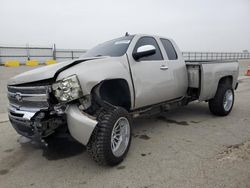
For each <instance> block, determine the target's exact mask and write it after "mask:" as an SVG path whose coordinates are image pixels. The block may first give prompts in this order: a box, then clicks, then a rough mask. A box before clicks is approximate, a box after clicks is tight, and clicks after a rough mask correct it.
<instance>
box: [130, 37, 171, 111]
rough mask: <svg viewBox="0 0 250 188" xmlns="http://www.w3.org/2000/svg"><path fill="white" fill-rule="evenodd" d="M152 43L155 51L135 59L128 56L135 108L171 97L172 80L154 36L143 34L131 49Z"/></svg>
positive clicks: (134, 50) (135, 49)
mask: <svg viewBox="0 0 250 188" xmlns="http://www.w3.org/2000/svg"><path fill="white" fill-rule="evenodd" d="M146 45H147V46H148V45H152V46H154V47H155V53H154V54H152V55H148V56H144V57H141V58H139V59H138V60H135V59H134V58H133V57H131V58H130V62H131V72H132V77H133V82H134V88H135V108H140V107H144V106H148V105H152V104H157V103H161V102H164V101H168V100H170V99H173V98H174V97H175V96H174V89H175V88H174V81H173V74H172V72H171V70H169V67H168V63H167V61H166V60H164V59H163V56H162V52H161V50H160V48H159V45H158V43H157V41H156V39H155V38H153V37H149V36H145V37H141V38H139V39H138V41H137V42H136V44H135V47H134V49H133V52H136V51H137V49H138V48H139V47H144V46H146Z"/></svg>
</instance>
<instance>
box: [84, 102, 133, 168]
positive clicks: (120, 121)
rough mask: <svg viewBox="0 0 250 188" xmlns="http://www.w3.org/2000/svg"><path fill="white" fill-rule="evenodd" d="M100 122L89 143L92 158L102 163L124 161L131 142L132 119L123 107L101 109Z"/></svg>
mask: <svg viewBox="0 0 250 188" xmlns="http://www.w3.org/2000/svg"><path fill="white" fill-rule="evenodd" d="M97 120H98V124H97V126H96V128H95V130H94V132H93V134H92V136H91V138H90V141H89V143H88V145H87V150H88V152H89V153H90V155H91V156H92V158H93V159H94V160H95V161H96V162H97V163H99V164H102V165H111V166H113V165H116V164H119V163H120V162H122V161H123V159H124V158H125V157H126V155H127V152H128V150H129V146H130V142H131V128H132V127H131V120H130V116H129V114H128V112H127V111H126V110H125V109H123V108H120V107H118V108H116V109H112V110H104V109H103V110H101V111H100V112H99V115H98V117H97Z"/></svg>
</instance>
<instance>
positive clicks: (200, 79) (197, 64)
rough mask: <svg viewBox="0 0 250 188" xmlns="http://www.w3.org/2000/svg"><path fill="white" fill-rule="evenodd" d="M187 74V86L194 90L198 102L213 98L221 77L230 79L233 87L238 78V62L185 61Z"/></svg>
mask: <svg viewBox="0 0 250 188" xmlns="http://www.w3.org/2000/svg"><path fill="white" fill-rule="evenodd" d="M185 63H186V66H187V72H188V86H189V88H191V89H196V90H197V92H198V99H199V100H200V101H204V100H209V99H211V98H213V97H214V95H215V93H216V90H217V87H218V83H219V81H220V79H221V78H223V77H227V76H229V77H232V81H234V80H236V81H234V83H233V87H235V86H236V83H237V78H238V69H239V65H238V61H232V60H219V61H218V60H211V61H185Z"/></svg>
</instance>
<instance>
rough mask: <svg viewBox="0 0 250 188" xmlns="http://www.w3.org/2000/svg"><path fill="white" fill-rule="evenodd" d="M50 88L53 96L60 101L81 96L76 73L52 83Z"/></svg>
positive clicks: (67, 100)
mask: <svg viewBox="0 0 250 188" xmlns="http://www.w3.org/2000/svg"><path fill="white" fill-rule="evenodd" d="M52 90H53V93H54V95H55V97H56V98H57V99H58V100H59V101H61V102H69V101H72V100H75V99H79V98H81V97H82V96H83V93H82V89H81V86H80V84H79V81H78V79H77V76H76V75H72V76H69V77H67V78H65V79H63V80H60V81H57V82H56V83H54V84H52Z"/></svg>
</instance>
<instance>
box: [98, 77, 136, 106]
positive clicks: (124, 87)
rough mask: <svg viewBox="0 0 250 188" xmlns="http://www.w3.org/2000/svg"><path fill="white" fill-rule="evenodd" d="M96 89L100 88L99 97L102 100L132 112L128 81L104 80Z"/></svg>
mask: <svg viewBox="0 0 250 188" xmlns="http://www.w3.org/2000/svg"><path fill="white" fill-rule="evenodd" d="M95 88H98V95H99V97H100V98H101V99H102V100H104V101H106V102H108V103H110V104H113V105H115V106H121V107H123V108H125V109H126V110H130V108H131V97H130V90H129V86H128V83H127V81H126V80H124V79H112V80H104V81H102V82H101V83H100V84H99V85H98V87H95Z"/></svg>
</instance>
